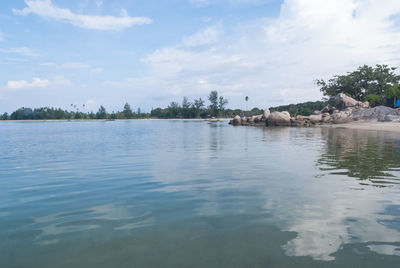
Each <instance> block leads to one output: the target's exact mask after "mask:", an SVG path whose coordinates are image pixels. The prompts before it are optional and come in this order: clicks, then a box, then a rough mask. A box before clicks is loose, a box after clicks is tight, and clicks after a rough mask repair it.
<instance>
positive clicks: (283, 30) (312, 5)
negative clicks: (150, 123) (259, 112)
mask: <svg viewBox="0 0 400 268" xmlns="http://www.w3.org/2000/svg"><path fill="white" fill-rule="evenodd" d="M377 63H384V64H389V65H391V66H400V1H398V0H379V1H378V0H365V1H364V0H285V1H278V0H165V1H160V0H115V1H114V0H113V1H111V0H103V1H101V0H86V1H85V0H80V1H78V0H25V1H24V0H2V1H1V2H0V112H10V111H13V110H15V109H16V108H18V107H21V106H25V107H39V106H55V107H61V108H68V107H69V106H70V104H71V103H73V104H76V105H82V104H86V105H87V107H88V108H87V110H94V111H96V110H97V109H98V107H99V105H101V104H102V105H104V106H105V107H106V108H107V110H109V111H112V110H121V109H122V106H123V104H124V103H125V102H126V101H127V102H129V103H130V104H131V105H132V106H133V107H135V108H137V107H138V106H140V107H141V108H142V110H143V109H144V110H147V111H149V110H150V109H151V108H152V107H158V106H161V107H165V106H167V105H168V104H169V103H170V102H171V101H172V100H177V101H179V102H180V101H181V99H182V97H183V96H188V97H189V98H190V99H193V98H197V97H203V98H206V96H207V94H208V92H209V91H210V90H218V91H219V92H220V94H222V95H223V96H225V97H227V98H228V100H229V106H230V107H232V108H233V107H238V108H245V103H244V97H245V96H246V95H247V96H249V107H250V106H251V107H254V106H257V107H260V108H264V107H268V106H273V105H280V104H289V103H297V102H303V101H308V100H319V99H321V97H322V96H321V94H320V92H319V89H318V87H317V86H316V85H315V83H314V81H315V79H317V78H329V77H331V76H332V75H334V74H336V73H345V72H347V71H352V70H353V69H355V68H356V67H357V66H359V65H362V64H377Z"/></svg>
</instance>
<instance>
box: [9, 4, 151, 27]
mask: <svg viewBox="0 0 400 268" xmlns="http://www.w3.org/2000/svg"><path fill="white" fill-rule="evenodd" d="M25 4H26V5H27V7H26V8H24V9H22V10H19V9H12V11H13V13H14V14H17V15H22V16H27V15H29V14H35V15H38V16H40V17H44V18H49V19H55V20H58V21H62V22H67V23H70V24H72V25H74V26H77V27H81V28H84V29H92V30H123V29H126V28H130V27H132V26H134V25H141V24H150V23H152V19H150V18H147V17H130V16H128V15H127V13H126V12H125V13H124V16H121V17H114V16H109V15H107V16H98V15H82V14H77V13H74V12H72V11H71V10H69V9H67V8H60V7H57V6H55V5H53V3H52V2H51V0H25Z"/></svg>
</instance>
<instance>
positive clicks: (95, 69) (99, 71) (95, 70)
mask: <svg viewBox="0 0 400 268" xmlns="http://www.w3.org/2000/svg"><path fill="white" fill-rule="evenodd" d="M103 71H104V69H103V68H93V69H92V70H91V73H92V74H99V73H102V72H103Z"/></svg>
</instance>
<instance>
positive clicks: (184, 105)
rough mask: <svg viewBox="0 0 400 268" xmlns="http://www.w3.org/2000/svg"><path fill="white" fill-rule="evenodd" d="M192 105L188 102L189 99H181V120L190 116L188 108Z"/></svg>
mask: <svg viewBox="0 0 400 268" xmlns="http://www.w3.org/2000/svg"><path fill="white" fill-rule="evenodd" d="M191 105H192V104H191V103H190V102H189V99H188V98H187V97H183V100H182V117H183V118H188V117H189V116H190V106H191Z"/></svg>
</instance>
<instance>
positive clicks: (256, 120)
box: [252, 115, 264, 123]
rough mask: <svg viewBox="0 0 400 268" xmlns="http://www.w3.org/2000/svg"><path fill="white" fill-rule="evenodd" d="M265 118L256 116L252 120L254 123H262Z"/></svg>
mask: <svg viewBox="0 0 400 268" xmlns="http://www.w3.org/2000/svg"><path fill="white" fill-rule="evenodd" d="M263 116H264V115H254V116H252V119H253V121H254V123H259V122H262V121H263V120H262V119H263Z"/></svg>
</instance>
